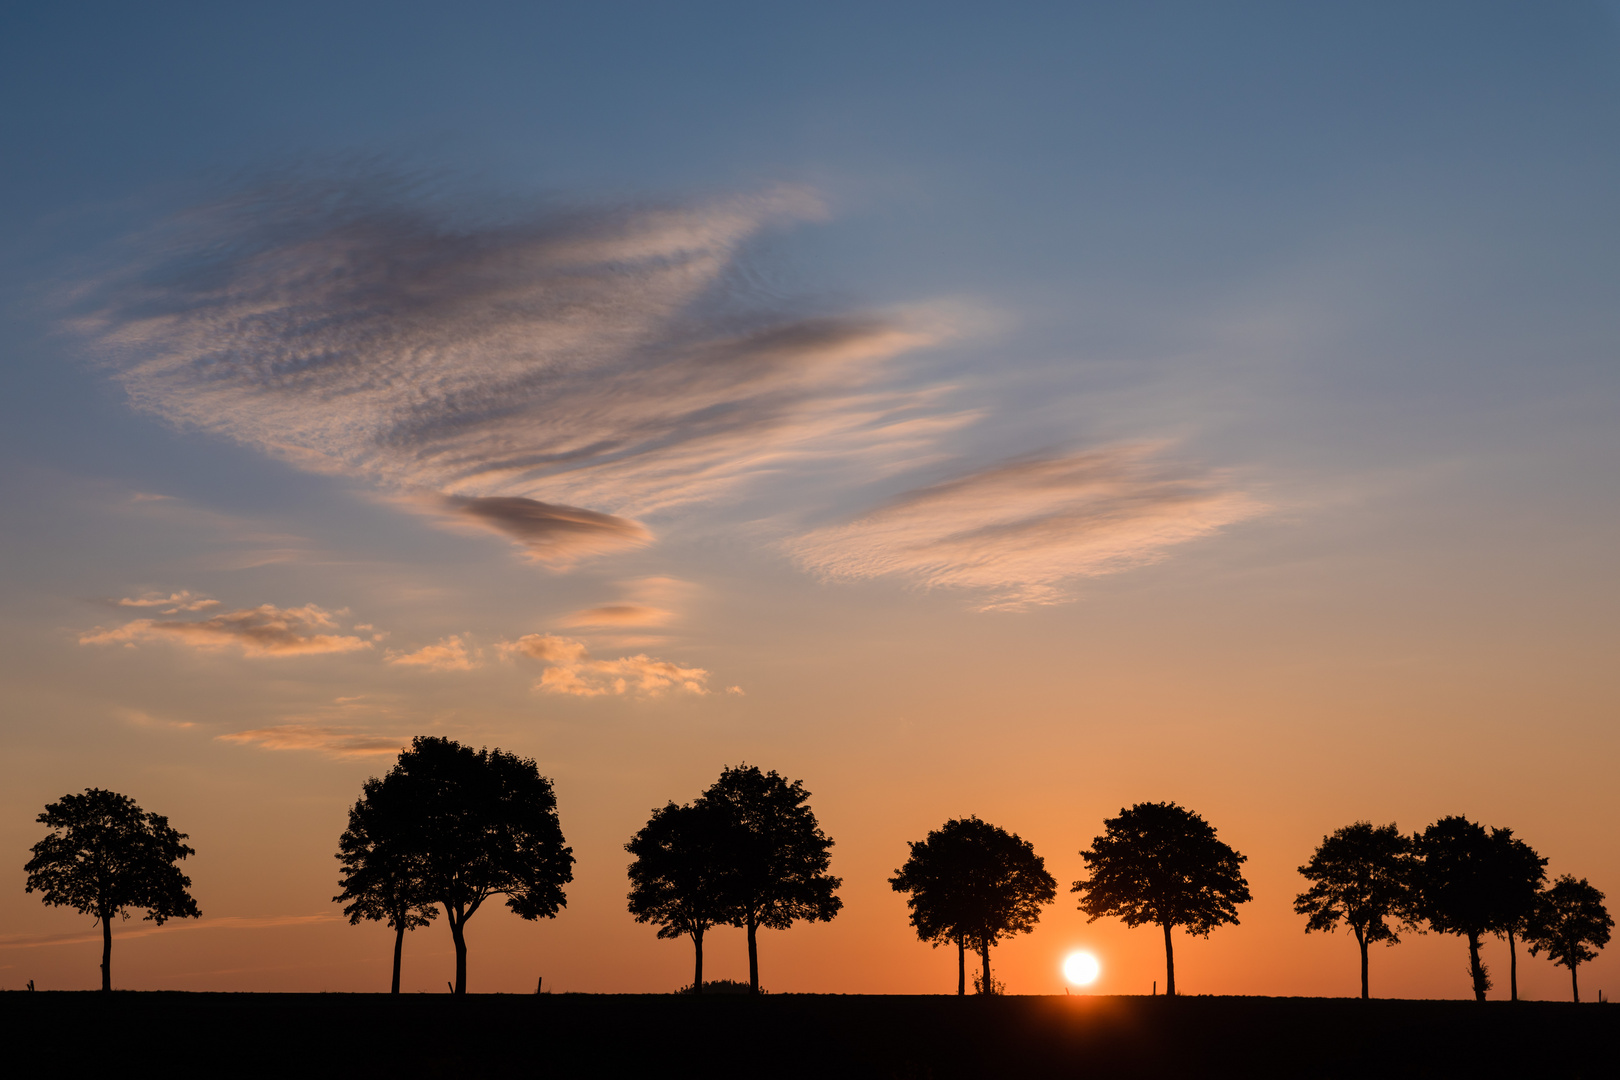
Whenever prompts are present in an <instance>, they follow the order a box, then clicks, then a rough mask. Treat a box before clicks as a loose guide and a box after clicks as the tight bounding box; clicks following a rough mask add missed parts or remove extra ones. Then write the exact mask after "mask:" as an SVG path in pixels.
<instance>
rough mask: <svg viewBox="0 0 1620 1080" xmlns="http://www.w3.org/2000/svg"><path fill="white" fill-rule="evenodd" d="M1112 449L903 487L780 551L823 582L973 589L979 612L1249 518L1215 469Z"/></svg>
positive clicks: (1048, 596)
mask: <svg viewBox="0 0 1620 1080" xmlns="http://www.w3.org/2000/svg"><path fill="white" fill-rule="evenodd" d="M1156 449H1157V448H1155V447H1147V446H1115V447H1106V448H1102V449H1097V450H1090V451H1086V452H1084V453H1076V454H1070V455H1067V456H1062V457H1043V458H1027V459H1023V460H1019V461H1013V462H1009V463H1006V464H1003V465H998V466H996V467H994V468H990V469H984V470H982V471H979V472H974V473H970V474H968V475H965V476H961V477H957V478H956V479H953V480H948V481H945V482H944V483H940V484H935V485H933V486H931V487H926V488H922V489H919V490H916V491H912V492H908V493H906V494H904V495H901V496H900V497H899V498H896V499H894V500H893V501H892V502H890V503H889V504H888V505H887V506H884V507H881V508H879V509H877V510H875V511H873V512H871V513H869V514H866V515H864V516H862V517H860V518H858V519H856V520H854V521H852V522H849V523H847V524H844V525H836V526H831V527H828V528H823V529H819V530H816V531H814V532H811V533H809V534H807V535H805V536H803V537H801V538H798V539H797V540H794V541H791V542H790V543H789V545H788V547H789V550H790V551H791V552H792V553H793V555H794V557H795V558H796V559H797V560H798V562H799V563H800V564H801V565H803V566H805V567H806V568H808V569H810V570H812V571H814V572H816V573H819V574H821V575H823V576H825V577H828V578H847V579H858V578H875V577H880V576H886V575H893V576H898V577H902V578H907V579H910V580H912V581H915V582H917V583H919V584H921V585H923V586H926V587H937V586H947V587H955V588H964V589H971V590H974V591H977V592H979V593H980V594H981V596H982V597H983V598H984V600H983V604H982V606H984V607H996V608H1016V607H1022V606H1026V605H1029V604H1038V603H1052V602H1054V601H1059V600H1063V599H1066V598H1067V596H1068V593H1067V589H1066V584H1067V583H1068V582H1070V581H1071V580H1072V579H1075V578H1083V577H1096V576H1099V575H1103V574H1112V573H1117V572H1119V571H1122V570H1127V569H1130V568H1132V567H1136V566H1142V565H1144V564H1147V563H1151V562H1155V561H1157V560H1159V559H1162V558H1164V557H1165V556H1166V555H1167V554H1168V552H1169V550H1170V549H1171V548H1172V547H1175V546H1176V545H1179V544H1185V543H1188V542H1189V541H1192V540H1197V539H1200V538H1203V537H1207V536H1209V535H1211V534H1212V533H1214V532H1216V531H1218V530H1219V529H1221V528H1222V527H1223V526H1226V525H1229V524H1231V523H1233V522H1236V521H1240V520H1242V519H1244V518H1247V517H1251V516H1253V515H1254V514H1256V513H1258V512H1260V510H1261V509H1262V507H1261V505H1260V504H1259V503H1258V502H1257V501H1256V500H1254V499H1253V498H1251V497H1249V496H1248V495H1246V494H1244V493H1243V492H1241V491H1239V490H1237V489H1235V488H1234V487H1233V486H1232V485H1231V484H1230V482H1229V481H1227V480H1226V478H1224V477H1223V476H1221V475H1220V474H1218V473H1213V472H1210V471H1208V470H1202V469H1197V468H1192V467H1188V466H1184V465H1177V464H1175V463H1172V462H1168V461H1165V460H1162V459H1161V458H1160V457H1159V456H1158V454H1157V453H1156Z"/></svg>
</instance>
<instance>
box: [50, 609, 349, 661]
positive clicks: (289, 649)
mask: <svg viewBox="0 0 1620 1080" xmlns="http://www.w3.org/2000/svg"><path fill="white" fill-rule="evenodd" d="M332 615H333V613H332V612H330V611H326V610H324V609H322V608H318V607H316V606H315V605H314V604H305V605H304V606H303V607H297V608H278V607H276V606H275V605H274V604H260V605H259V606H258V607H256V608H247V609H245V610H242V611H229V612H224V613H222V614H219V615H215V616H214V617H213V618H210V619H202V620H196V621H185V620H180V621H174V622H162V621H159V620H157V619H136V620H135V621H134V622H131V623H126V624H124V625H123V626H120V627H115V628H113V629H110V630H109V629H103V628H101V627H97V628H96V629H95V630H92V631H90V632H89V633H86V634H81V635H80V636H79V644H81V645H115V644H122V645H127V646H130V647H134V646H135V645H136V644H138V643H140V642H151V641H170V642H176V643H178V644H181V645H189V646H191V647H193V648H197V649H203V650H206V651H213V652H217V651H222V650H227V649H235V650H237V651H239V652H241V654H242V655H243V656H255V657H263V656H313V655H318V654H320V653H345V652H354V651H355V650H357V649H369V648H371V642H369V641H366V640H363V639H361V638H358V637H355V636H353V635H350V634H342V633H335V632H334V631H337V630H339V627H338V624H337V621H336V620H335V619H333V618H332Z"/></svg>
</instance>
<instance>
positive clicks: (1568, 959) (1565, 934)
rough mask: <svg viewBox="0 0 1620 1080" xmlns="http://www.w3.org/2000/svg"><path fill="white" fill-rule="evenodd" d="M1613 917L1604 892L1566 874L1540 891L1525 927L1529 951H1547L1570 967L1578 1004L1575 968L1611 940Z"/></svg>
mask: <svg viewBox="0 0 1620 1080" xmlns="http://www.w3.org/2000/svg"><path fill="white" fill-rule="evenodd" d="M1613 929H1614V920H1613V919H1611V918H1610V917H1609V912H1608V909H1607V908H1605V907H1604V906H1603V894H1602V893H1601V892H1599V891H1598V890H1597V889H1595V888H1593V887H1592V886H1591V885H1588V884H1587V883H1586V879H1585V878H1581V879H1580V880H1579V881H1577V880H1575V878H1573V877H1572V876H1570V875H1569V874H1565V875H1563V876H1562V877H1560V878H1559V879H1558V880H1557V881H1555V882H1553V885H1552V888H1550V889H1548V890H1547V891H1546V892H1544V893H1542V894H1541V898H1540V901H1539V902H1538V903H1537V904H1536V908H1535V911H1534V912H1532V913H1531V916H1530V920H1529V923H1528V924H1527V926H1526V928H1525V934H1524V940H1525V944H1527V945H1529V946H1530V955H1531V956H1535V955H1536V954H1538V953H1543V952H1544V953H1546V954H1547V956H1548V958H1549V959H1551V960H1552V962H1553V963H1555V964H1562V965H1563V966H1564V967H1567V968H1569V988H1570V991H1571V992H1572V993H1573V994H1574V996H1575V1001H1576V1003H1577V1004H1578V1003H1579V1002H1580V1000H1581V984H1580V980H1579V979H1578V978H1577V977H1576V971H1575V969H1576V968H1578V967H1580V966H1581V965H1582V964H1584V963H1586V961H1588V960H1590V959H1592V958H1593V957H1595V956H1597V950H1598V949H1601V948H1603V946H1605V945H1607V944H1608V943H1609V931H1611V930H1613Z"/></svg>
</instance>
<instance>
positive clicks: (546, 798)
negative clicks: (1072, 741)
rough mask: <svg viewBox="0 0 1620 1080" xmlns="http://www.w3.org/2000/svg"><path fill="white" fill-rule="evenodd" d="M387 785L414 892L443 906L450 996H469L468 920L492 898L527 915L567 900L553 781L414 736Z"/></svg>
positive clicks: (553, 909) (570, 857)
mask: <svg viewBox="0 0 1620 1080" xmlns="http://www.w3.org/2000/svg"><path fill="white" fill-rule="evenodd" d="M385 782H392V783H395V784H398V785H399V788H400V797H401V803H402V805H405V806H407V807H409V812H408V815H407V818H406V821H407V828H406V832H405V835H407V836H408V837H409V840H408V841H407V842H406V843H405V845H404V847H405V848H406V850H407V851H408V852H409V854H410V857H411V858H412V859H414V860H417V865H418V867H419V871H420V873H421V884H422V895H424V896H426V897H427V898H428V899H429V900H431V901H433V902H436V903H438V904H440V905H442V906H443V907H444V914H445V921H447V922H448V923H449V924H450V936H451V939H452V940H453V941H454V942H455V947H456V982H455V986H454V987H453V989H454V991H455V992H456V993H457V994H465V993H466V992H467V939H466V926H467V920H468V919H470V918H472V917H473V915H474V914H476V913H477V911H478V909H479V907H480V906H482V905H483V903H484V901H485V900H487V899H489V898H490V897H491V896H497V895H501V896H505V897H506V906H507V907H508V908H510V909H511V910H512V911H513V912H514V913H515V914H517V915H518V916H520V917H522V918H525V919H538V918H547V919H549V918H552V917H554V916H555V915H556V914H557V912H558V911H559V910H561V909H562V908H563V907H565V906H566V905H567V903H568V901H567V899H566V897H565V896H564V895H563V888H562V887H563V886H564V885H566V884H567V883H568V882H570V881H572V880H573V879H574V870H573V866H574V853H573V849H572V848H569V847H566V846H565V845H564V844H563V835H562V828H561V827H560V826H559V825H558V823H557V797H556V795H555V794H554V793H553V792H552V788H551V781H550V780H548V779H546V778H545V777H544V776H541V775H540V770H539V769H538V767H537V766H536V765H535V763H534V761H533V760H532V759H529V758H520V757H518V756H517V755H515V754H509V753H507V752H505V751H503V750H499V749H496V750H488V749H485V750H474V749H473V748H472V747H470V746H463V745H462V744H461V743H458V742H456V741H454V740H453V739H444V738H438V737H432V736H423V735H418V736H417V737H416V738H415V739H412V740H411V746H410V749H408V750H406V751H404V752H403V753H401V754H400V755H399V761H398V762H397V763H396V764H395V765H394V768H393V770H392V771H391V772H390V773H389V776H388V778H387V780H386V781H385Z"/></svg>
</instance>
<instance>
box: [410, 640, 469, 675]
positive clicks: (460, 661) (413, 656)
mask: <svg viewBox="0 0 1620 1080" xmlns="http://www.w3.org/2000/svg"><path fill="white" fill-rule="evenodd" d="M387 660H388V662H389V663H390V664H394V665H396V666H398V667H419V668H422V669H424V670H426V671H471V670H472V669H473V668H475V667H477V666H478V665H479V659H478V657H477V656H476V655H475V654H474V653H473V652H472V651H471V650H469V649H468V648H467V643H466V642H464V641H462V640H461V636H460V635H459V634H452V635H451V636H450V637H447V638H442V639H440V640H439V642H438V643H437V644H434V645H424V646H422V647H421V648H420V649H417V650H416V651H415V652H395V651H394V650H392V649H390V650H389V651H388V653H387Z"/></svg>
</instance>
